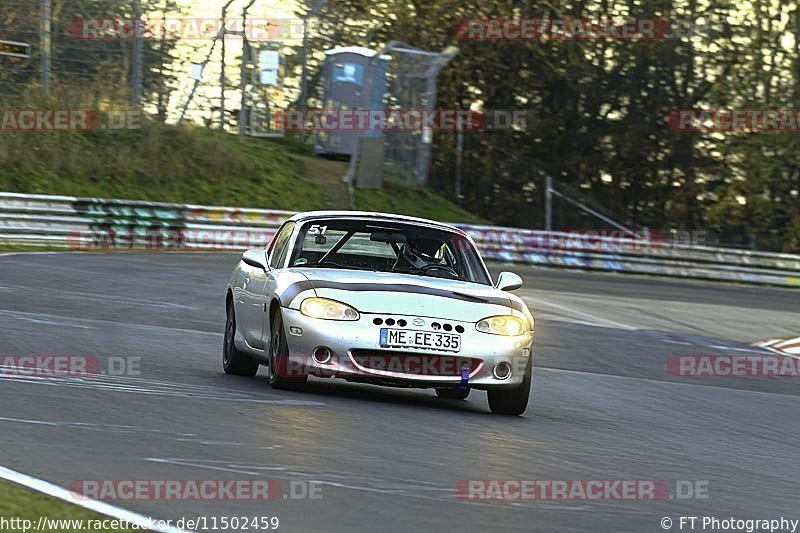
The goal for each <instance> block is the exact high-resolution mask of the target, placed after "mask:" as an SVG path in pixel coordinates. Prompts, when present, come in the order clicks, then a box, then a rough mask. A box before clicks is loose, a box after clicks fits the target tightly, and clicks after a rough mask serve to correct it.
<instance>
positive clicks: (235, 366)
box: [222, 304, 258, 377]
mask: <svg viewBox="0 0 800 533" xmlns="http://www.w3.org/2000/svg"><path fill="white" fill-rule="evenodd" d="M235 335H236V314H235V313H234V311H233V304H230V305H229V306H228V318H227V320H226V321H225V341H224V342H223V344H222V369H223V370H224V371H225V373H226V374H234V375H236V376H249V377H252V376H255V375H256V373H257V372H258V361H256V360H254V359H252V358H251V357H248V356H247V354H243V353H242V352H240V351H239V350H237V349H236V344H235V343H234V342H233V338H234V336H235Z"/></svg>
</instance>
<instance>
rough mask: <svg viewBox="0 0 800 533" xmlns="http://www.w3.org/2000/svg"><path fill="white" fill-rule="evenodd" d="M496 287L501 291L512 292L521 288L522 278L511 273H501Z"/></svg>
mask: <svg viewBox="0 0 800 533" xmlns="http://www.w3.org/2000/svg"><path fill="white" fill-rule="evenodd" d="M496 287H497V288H498V289H500V290H501V291H513V290H515V289H519V288H520V287H522V278H521V277H519V276H517V275H516V274H514V273H513V272H501V273H500V275H499V276H498V277H497V285H496Z"/></svg>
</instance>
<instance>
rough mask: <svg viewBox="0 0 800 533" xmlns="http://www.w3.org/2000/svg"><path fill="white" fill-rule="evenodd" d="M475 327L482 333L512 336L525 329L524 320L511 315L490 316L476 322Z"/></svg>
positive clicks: (520, 333)
mask: <svg viewBox="0 0 800 533" xmlns="http://www.w3.org/2000/svg"><path fill="white" fill-rule="evenodd" d="M475 328H476V329H477V330H478V331H480V332H482V333H491V334H493V335H505V336H507V337H514V336H516V335H522V333H523V332H524V331H525V322H524V321H523V320H522V319H521V318H517V317H515V316H512V315H501V316H490V317H487V318H484V319H483V320H481V321H480V322H478V323H477V324H476V325H475Z"/></svg>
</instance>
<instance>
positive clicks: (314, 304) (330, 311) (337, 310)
mask: <svg viewBox="0 0 800 533" xmlns="http://www.w3.org/2000/svg"><path fill="white" fill-rule="evenodd" d="M300 312H301V313H303V314H304V315H306V316H310V317H311V318H321V319H323V320H358V319H359V314H358V311H356V310H355V309H353V308H352V307H350V306H349V305H347V304H343V303H342V302H337V301H336V300H328V299H327V298H306V299H305V300H303V303H301V304H300Z"/></svg>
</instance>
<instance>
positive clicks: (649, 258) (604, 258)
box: [0, 193, 800, 287]
mask: <svg viewBox="0 0 800 533" xmlns="http://www.w3.org/2000/svg"><path fill="white" fill-rule="evenodd" d="M292 214H293V213H292V212H290V211H275V210H265V209H240V208H233V207H209V206H202V205H191V204H167V203H158V202H142V201H130V200H106V199H99V198H77V197H72V196H44V195H27V194H15V193H0V243H5V244H14V245H22V246H29V245H30V246H48V247H58V248H66V249H73V250H96V249H159V250H163V249H166V250H175V249H188V250H243V249H247V248H257V247H260V246H264V245H266V244H267V243H268V242H269V241H270V239H272V236H273V235H274V233H275V231H276V230H277V228H278V227H279V226H280V224H281V223H282V222H283V221H284V220H285V219H286V218H288V217H289V216H291V215H292ZM455 225H456V226H459V227H460V228H462V229H464V230H465V231H466V232H467V233H469V234H470V236H471V237H472V238H473V239H474V240H475V243H476V244H477V245H478V248H479V249H480V250H481V253H482V254H483V255H484V257H486V258H487V259H493V260H496V261H503V262H514V263H525V264H530V265H543V266H552V267H561V268H578V269H587V270H604V271H613V272H620V273H635V274H655V275H660V276H674V277H682V278H698V279H715V280H724V281H737V282H744V283H755V284H770V285H781V286H787V287H799V286H800V255H791V254H778V253H768V252H752V251H747V250H736V249H730V248H714V247H708V246H689V245H679V244H670V243H667V242H664V241H662V240H658V239H649V238H642V239H638V238H622V237H610V236H607V235H606V236H603V235H596V234H591V233H584V234H575V233H565V232H547V231H541V230H526V229H518V228H503V227H494V226H476V225H467V224H455Z"/></svg>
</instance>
